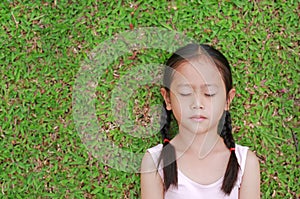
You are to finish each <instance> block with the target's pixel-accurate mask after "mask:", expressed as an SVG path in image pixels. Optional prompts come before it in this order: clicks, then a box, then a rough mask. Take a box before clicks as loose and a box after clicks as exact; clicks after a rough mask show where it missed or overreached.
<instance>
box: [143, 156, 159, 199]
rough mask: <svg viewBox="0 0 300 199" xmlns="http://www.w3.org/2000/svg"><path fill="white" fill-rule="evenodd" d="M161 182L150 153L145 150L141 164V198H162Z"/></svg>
mask: <svg viewBox="0 0 300 199" xmlns="http://www.w3.org/2000/svg"><path fill="white" fill-rule="evenodd" d="M163 193H164V191H163V182H162V179H161V177H160V175H159V174H158V172H157V168H156V165H155V164H154V162H153V159H152V157H151V155H150V154H149V153H148V152H147V153H146V154H145V155H144V157H143V160H142V165H141V195H142V197H141V198H142V199H152V198H157V199H163V198H164V196H163Z"/></svg>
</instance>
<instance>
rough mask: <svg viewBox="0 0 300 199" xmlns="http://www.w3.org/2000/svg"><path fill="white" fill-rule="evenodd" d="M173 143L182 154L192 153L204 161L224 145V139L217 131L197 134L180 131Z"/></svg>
mask: <svg viewBox="0 0 300 199" xmlns="http://www.w3.org/2000/svg"><path fill="white" fill-rule="evenodd" d="M173 141H174V144H175V146H176V147H177V148H178V151H179V152H180V153H185V152H187V151H190V152H192V153H194V154H197V156H198V158H199V159H204V158H205V157H206V156H207V155H209V154H210V153H211V152H212V151H213V150H214V149H216V148H219V146H221V145H222V144H223V141H222V138H221V137H220V136H219V135H218V134H217V131H216V130H215V131H214V130H211V131H207V132H203V133H198V134H195V133H191V132H186V131H184V130H183V129H179V134H178V135H177V136H176V137H175V138H174V140H173Z"/></svg>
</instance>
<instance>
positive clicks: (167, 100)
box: [160, 88, 172, 111]
mask: <svg viewBox="0 0 300 199" xmlns="http://www.w3.org/2000/svg"><path fill="white" fill-rule="evenodd" d="M160 93H161V95H162V96H163V98H164V100H165V103H166V109H167V110H168V111H170V110H172V106H171V100H170V94H169V92H168V91H167V90H166V89H165V88H161V89H160Z"/></svg>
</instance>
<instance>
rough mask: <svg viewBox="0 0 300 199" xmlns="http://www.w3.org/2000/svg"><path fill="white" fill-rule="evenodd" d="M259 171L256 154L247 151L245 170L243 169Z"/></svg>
mask: <svg viewBox="0 0 300 199" xmlns="http://www.w3.org/2000/svg"><path fill="white" fill-rule="evenodd" d="M247 167H248V169H259V161H258V158H257V156H256V154H255V153H254V152H253V151H251V150H248V153H247V159H246V168H245V169H247Z"/></svg>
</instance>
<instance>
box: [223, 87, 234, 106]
mask: <svg viewBox="0 0 300 199" xmlns="http://www.w3.org/2000/svg"><path fill="white" fill-rule="evenodd" d="M234 96H235V89H234V88H232V89H231V90H230V91H229V92H228V96H227V101H226V105H225V110H226V111H227V110H229V107H230V104H231V102H232V100H233V98H234Z"/></svg>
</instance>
